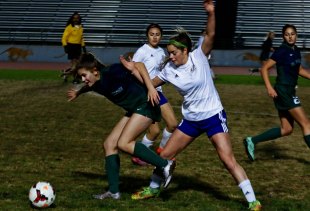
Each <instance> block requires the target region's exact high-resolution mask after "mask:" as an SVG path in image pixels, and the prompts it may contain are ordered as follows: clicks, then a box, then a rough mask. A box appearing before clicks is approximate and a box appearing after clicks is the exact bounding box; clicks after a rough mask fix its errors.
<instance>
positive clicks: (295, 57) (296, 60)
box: [270, 43, 301, 86]
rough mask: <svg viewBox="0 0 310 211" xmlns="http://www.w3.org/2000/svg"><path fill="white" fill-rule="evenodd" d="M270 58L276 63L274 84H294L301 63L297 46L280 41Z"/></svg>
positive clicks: (295, 83)
mask: <svg viewBox="0 0 310 211" xmlns="http://www.w3.org/2000/svg"><path fill="white" fill-rule="evenodd" d="M270 58H271V59H272V60H274V61H276V63H277V79H276V84H280V85H290V86H296V85H297V80H298V72H299V67H300V65H301V55H300V50H299V49H298V48H297V46H289V45H288V44H286V43H282V45H281V46H280V47H279V48H278V49H277V50H276V51H275V52H274V53H273V54H272V56H271V57H270Z"/></svg>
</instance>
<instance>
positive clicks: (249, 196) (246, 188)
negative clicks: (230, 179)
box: [239, 179, 256, 202]
mask: <svg viewBox="0 0 310 211" xmlns="http://www.w3.org/2000/svg"><path fill="white" fill-rule="evenodd" d="M239 188H240V189H241V190H242V192H243V194H244V196H245V198H246V200H247V201H248V202H253V201H256V198H255V194H254V190H253V188H252V185H251V182H250V180H248V179H246V180H244V181H242V182H241V183H240V184H239Z"/></svg>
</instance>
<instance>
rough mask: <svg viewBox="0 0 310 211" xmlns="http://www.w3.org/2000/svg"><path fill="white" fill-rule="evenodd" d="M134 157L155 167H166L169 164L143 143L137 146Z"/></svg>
mask: <svg viewBox="0 0 310 211" xmlns="http://www.w3.org/2000/svg"><path fill="white" fill-rule="evenodd" d="M133 155H134V156H136V157H138V158H140V159H141V160H144V161H145V162H148V163H150V164H152V165H154V166H157V167H161V168H163V167H165V166H166V165H167V164H168V161H167V160H165V159H163V158H161V157H160V156H159V155H157V154H156V153H155V152H154V151H152V150H151V149H149V148H147V147H146V146H145V145H144V144H142V143H137V142H136V144H135V149H134V151H133Z"/></svg>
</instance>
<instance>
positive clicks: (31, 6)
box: [0, 0, 206, 45]
mask: <svg viewBox="0 0 310 211" xmlns="http://www.w3.org/2000/svg"><path fill="white" fill-rule="evenodd" d="M74 11H78V12H79V13H80V14H81V16H82V18H83V26H84V30H85V31H84V36H85V40H86V42H87V43H88V44H91V45H92V44H93V45H118V44H129V45H130V44H135V45H136V44H141V43H142V42H144V41H145V28H146V27H147V25H148V24H149V23H151V22H156V23H159V24H160V25H161V26H162V27H163V29H164V40H165V39H168V37H169V36H170V35H172V34H173V33H174V32H173V30H174V29H175V28H176V26H183V27H184V28H186V29H187V30H188V31H189V32H190V33H191V35H192V38H193V39H194V40H195V39H198V36H199V34H200V31H201V30H202V29H203V27H204V23H205V20H206V15H205V12H204V10H203V8H202V5H201V0H192V1H185V0H183V1H173V0H154V1H150V0H149V1H147V0H131V1H125V0H106V1H102V0H101V1H100V0H77V1H69V0H49V1H45V0H18V1H15V0H2V1H1V2H0V42H1V43H10V42H12V43H17V42H30V43H44V44H55V43H58V44H59V43H60V41H61V36H62V33H63V30H64V28H65V24H66V22H67V20H68V18H69V17H70V16H71V14H72V13H73V12H74Z"/></svg>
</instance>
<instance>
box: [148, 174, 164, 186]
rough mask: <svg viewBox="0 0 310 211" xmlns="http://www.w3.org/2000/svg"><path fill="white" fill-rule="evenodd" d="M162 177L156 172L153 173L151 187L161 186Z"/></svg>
mask: <svg viewBox="0 0 310 211" xmlns="http://www.w3.org/2000/svg"><path fill="white" fill-rule="evenodd" d="M161 181H162V178H161V177H160V176H158V175H156V174H152V176H151V182H150V188H160V185H161Z"/></svg>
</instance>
